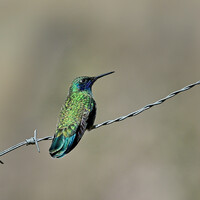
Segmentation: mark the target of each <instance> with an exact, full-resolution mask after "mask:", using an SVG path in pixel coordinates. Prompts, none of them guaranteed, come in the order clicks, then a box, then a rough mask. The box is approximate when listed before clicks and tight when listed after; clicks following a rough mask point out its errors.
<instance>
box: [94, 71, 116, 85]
mask: <svg viewBox="0 0 200 200" xmlns="http://www.w3.org/2000/svg"><path fill="white" fill-rule="evenodd" d="M114 72H115V71H112V72H108V73H105V74H101V75H99V76H95V77H94V79H93V82H95V81H96V80H97V79H99V78H101V77H104V76H107V75H109V74H112V73H114Z"/></svg>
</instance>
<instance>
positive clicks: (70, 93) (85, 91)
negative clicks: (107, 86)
mask: <svg viewBox="0 0 200 200" xmlns="http://www.w3.org/2000/svg"><path fill="white" fill-rule="evenodd" d="M82 92H83V93H87V94H89V95H91V97H93V94H92V89H91V88H88V89H86V90H80V89H78V88H73V87H71V88H70V89H69V95H72V94H74V93H82Z"/></svg>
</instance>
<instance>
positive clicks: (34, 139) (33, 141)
mask: <svg viewBox="0 0 200 200" xmlns="http://www.w3.org/2000/svg"><path fill="white" fill-rule="evenodd" d="M199 84H200V81H197V82H196V83H192V84H190V85H187V86H185V87H184V88H182V89H180V90H177V91H174V92H172V93H170V94H169V95H167V96H166V97H164V98H162V99H160V100H158V101H155V102H154V103H151V104H148V105H146V106H144V107H142V108H140V109H139V110H136V111H134V112H132V113H129V114H128V115H125V116H121V117H118V118H116V119H113V120H108V121H105V122H103V123H100V124H96V125H94V126H93V127H92V128H91V129H90V131H91V130H94V129H97V128H99V127H101V126H105V125H109V124H112V123H114V122H120V121H122V120H125V119H127V118H128V117H133V116H136V115H138V114H140V113H142V112H143V111H145V110H148V109H150V108H152V107H153V106H157V105H160V104H162V103H164V102H165V101H166V100H168V99H170V98H172V97H174V96H176V95H177V94H179V93H181V92H185V91H187V90H189V89H191V88H193V87H194V86H196V85H199ZM52 139H53V136H46V137H43V138H39V139H38V138H37V130H35V131H34V136H33V137H31V138H29V139H26V140H25V141H23V142H20V143H18V144H16V145H14V146H11V147H9V148H8V149H6V150H4V151H1V152H0V157H1V156H3V155H5V154H7V153H9V152H11V151H13V150H15V149H17V148H19V147H22V146H24V145H26V146H28V145H31V144H35V145H36V148H37V151H38V152H40V149H39V145H38V142H41V141H44V140H52ZM0 163H1V164H3V162H2V161H1V160H0Z"/></svg>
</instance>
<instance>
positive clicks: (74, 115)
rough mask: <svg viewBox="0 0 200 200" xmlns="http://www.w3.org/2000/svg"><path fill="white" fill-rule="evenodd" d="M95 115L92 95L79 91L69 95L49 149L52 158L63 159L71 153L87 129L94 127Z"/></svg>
mask: <svg viewBox="0 0 200 200" xmlns="http://www.w3.org/2000/svg"><path fill="white" fill-rule="evenodd" d="M95 114H96V106H95V101H94V99H93V98H92V95H91V94H90V93H88V92H86V91H79V92H75V93H72V94H71V95H69V96H68V97H67V99H66V101H65V103H64V105H63V106H62V109H61V111H60V116H59V122H58V125H57V130H56V133H55V135H54V139H53V142H52V145H51V147H50V149H49V151H50V154H51V156H52V157H62V156H64V155H65V154H66V153H68V152H70V151H71V150H72V149H73V148H74V147H75V146H76V145H77V144H78V142H79V141H80V139H81V137H82V136H83V134H84V132H85V130H86V128H90V127H91V126H92V125H93V123H94V118H95ZM88 123H89V124H88Z"/></svg>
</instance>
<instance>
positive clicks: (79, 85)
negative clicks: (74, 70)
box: [69, 71, 114, 93]
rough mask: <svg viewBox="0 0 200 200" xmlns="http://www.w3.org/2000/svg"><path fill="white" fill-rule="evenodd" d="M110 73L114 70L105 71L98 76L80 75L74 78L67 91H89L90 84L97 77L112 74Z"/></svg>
mask: <svg viewBox="0 0 200 200" xmlns="http://www.w3.org/2000/svg"><path fill="white" fill-rule="evenodd" d="M112 73H114V71H113V72H108V73H105V74H101V75H99V76H94V77H89V76H81V77H78V78H75V79H74V80H73V81H72V84H71V86H70V89H69V93H72V92H77V91H88V92H91V89H92V85H93V83H94V82H95V81H96V80H97V79H99V78H101V77H103V76H106V75H109V74H112Z"/></svg>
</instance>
